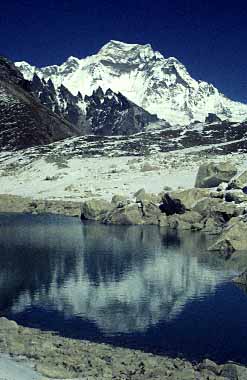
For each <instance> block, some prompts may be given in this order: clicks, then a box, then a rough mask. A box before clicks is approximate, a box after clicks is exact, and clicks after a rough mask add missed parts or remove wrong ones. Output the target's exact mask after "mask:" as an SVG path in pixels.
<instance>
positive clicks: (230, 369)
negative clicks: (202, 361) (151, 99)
mask: <svg viewBox="0 0 247 380" xmlns="http://www.w3.org/2000/svg"><path fill="white" fill-rule="evenodd" d="M220 375H221V376H222V377H223V378H225V379H227V380H228V379H229V380H246V379H247V368H245V367H242V366H240V365H238V364H235V363H227V364H224V365H223V366H222V370H221V373H220Z"/></svg>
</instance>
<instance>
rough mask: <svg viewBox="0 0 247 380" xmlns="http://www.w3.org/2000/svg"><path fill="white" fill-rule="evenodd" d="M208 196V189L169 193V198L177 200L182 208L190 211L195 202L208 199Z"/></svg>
mask: <svg viewBox="0 0 247 380" xmlns="http://www.w3.org/2000/svg"><path fill="white" fill-rule="evenodd" d="M209 194H210V190H208V189H196V188H194V189H187V190H179V191H172V192H170V193H169V195H170V196H171V198H173V199H179V200H180V201H181V203H182V204H183V205H184V207H185V208H186V209H188V210H190V209H192V208H193V206H194V205H195V203H196V202H198V201H199V200H200V199H203V198H205V197H208V196H209Z"/></svg>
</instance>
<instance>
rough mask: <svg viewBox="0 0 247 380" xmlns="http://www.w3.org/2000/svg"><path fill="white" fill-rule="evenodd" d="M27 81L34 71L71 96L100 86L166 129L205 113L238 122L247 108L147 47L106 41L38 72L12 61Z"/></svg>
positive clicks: (199, 118)
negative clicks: (164, 124)
mask: <svg viewBox="0 0 247 380" xmlns="http://www.w3.org/2000/svg"><path fill="white" fill-rule="evenodd" d="M16 65H17V66H18V67H19V69H20V70H21V71H22V73H23V75H24V77H25V78H26V79H28V80H31V79H32V78H33V75H34V73H36V74H37V75H38V76H39V77H40V78H44V79H45V80H46V81H48V80H49V79H51V80H52V82H53V83H54V86H55V88H59V87H60V86H61V85H63V86H65V87H66V88H67V89H68V90H69V91H70V92H71V93H72V94H73V95H77V94H78V92H80V93H81V94H82V96H85V95H88V96H91V95H92V93H93V91H95V90H97V89H98V87H101V88H102V89H103V91H104V92H106V91H107V89H108V88H111V90H112V91H114V92H115V93H118V92H120V93H121V94H123V95H124V96H125V97H126V98H127V99H128V100H129V101H131V102H133V103H135V104H136V105H138V106H139V107H142V108H143V109H144V110H146V111H148V112H149V113H151V114H155V115H157V117H158V118H159V119H163V120H166V122H168V123H169V124H171V125H178V124H179V125H189V124H191V123H193V122H195V121H200V122H204V121H205V119H206V117H207V115H208V114H209V113H211V114H215V115H217V116H218V117H219V118H220V119H221V120H229V121H233V122H242V121H243V120H245V119H246V118H247V105H246V104H241V103H238V102H234V101H232V100H230V99H228V98H227V97H226V96H224V95H223V94H221V93H220V92H219V91H218V90H217V88H215V87H214V86H213V85H212V84H210V83H207V82H205V81H201V80H199V81H198V80H195V79H193V78H192V77H191V75H190V74H189V72H188V71H187V69H186V67H185V66H184V65H183V64H182V63H181V62H180V61H179V60H178V59H176V58H174V57H168V58H165V57H164V56H163V55H162V54H161V53H159V52H157V51H154V50H153V49H152V47H151V46H150V45H149V44H147V45H138V44H126V43H123V42H119V41H110V42H108V43H107V44H106V45H104V46H103V47H102V48H101V49H100V50H99V52H98V53H97V54H94V55H92V56H89V57H86V58H83V59H78V58H76V57H69V58H68V59H67V61H65V62H64V63H63V64H62V65H60V66H59V65H53V66H47V67H42V68H37V67H35V66H32V65H30V64H29V63H27V62H16Z"/></svg>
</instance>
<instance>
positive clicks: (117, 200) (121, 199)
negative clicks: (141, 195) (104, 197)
mask: <svg viewBox="0 0 247 380" xmlns="http://www.w3.org/2000/svg"><path fill="white" fill-rule="evenodd" d="M111 203H112V204H113V205H114V206H115V207H123V206H125V205H127V204H128V203H129V200H128V197H126V196H125V195H118V194H116V195H113V197H112V200H111Z"/></svg>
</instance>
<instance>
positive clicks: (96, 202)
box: [81, 198, 113, 221]
mask: <svg viewBox="0 0 247 380" xmlns="http://www.w3.org/2000/svg"><path fill="white" fill-rule="evenodd" d="M112 209H113V205H112V204H111V203H110V202H107V201H105V200H103V199H96V198H93V199H90V200H87V201H85V202H83V203H82V205H81V218H82V219H88V220H99V221H101V220H103V219H104V218H105V216H106V214H107V213H109V212H110V211H111V210H112Z"/></svg>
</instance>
